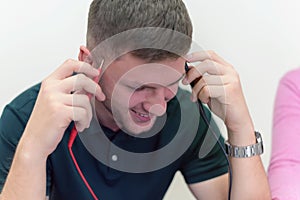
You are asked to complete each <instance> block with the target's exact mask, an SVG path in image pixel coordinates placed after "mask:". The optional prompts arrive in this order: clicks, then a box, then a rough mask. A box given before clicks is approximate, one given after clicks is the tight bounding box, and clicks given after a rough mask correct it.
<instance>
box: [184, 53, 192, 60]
mask: <svg viewBox="0 0 300 200" xmlns="http://www.w3.org/2000/svg"><path fill="white" fill-rule="evenodd" d="M192 57H193V54H192V53H191V54H188V55H186V56H185V58H186V59H187V60H189V59H191V58H192Z"/></svg>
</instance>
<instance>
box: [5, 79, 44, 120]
mask: <svg viewBox="0 0 300 200" xmlns="http://www.w3.org/2000/svg"><path fill="white" fill-rule="evenodd" d="M39 90H40V83H39V84H36V85H34V86H32V87H30V88H29V89H27V90H25V91H24V92H22V93H21V94H19V95H18V96H17V97H16V98H14V99H13V100H12V101H11V102H10V103H9V104H8V105H6V107H5V108H4V112H3V114H5V111H7V110H9V111H11V112H15V114H17V115H18V116H20V117H21V118H29V116H30V114H31V111H32V109H33V107H34V104H35V102H36V99H37V96H38V93H39Z"/></svg>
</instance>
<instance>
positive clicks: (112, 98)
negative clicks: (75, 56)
mask: <svg viewBox="0 0 300 200" xmlns="http://www.w3.org/2000/svg"><path fill="white" fill-rule="evenodd" d="M184 62H185V61H184V59H183V58H178V59H167V60H163V61H158V62H155V63H147V62H145V61H144V60H142V59H139V58H137V57H134V56H133V55H131V54H126V55H123V56H122V57H120V58H119V59H117V60H116V61H114V62H113V63H112V64H111V65H110V66H109V67H108V68H107V69H106V70H105V72H104V73H103V76H102V78H101V81H100V86H101V88H102V90H103V92H104V94H105V95H106V100H105V101H104V102H103V104H102V106H100V110H99V109H98V108H97V115H98V118H99V119H100V121H101V123H103V122H105V126H108V127H109V128H111V127H116V126H118V127H119V128H120V129H122V130H123V131H125V132H127V133H130V134H140V133H142V132H145V131H148V130H150V129H151V127H152V126H153V124H154V122H155V121H156V119H157V117H158V116H161V115H163V114H164V113H165V112H166V108H167V102H168V101H170V100H171V99H172V98H173V97H174V96H175V95H176V93H177V90H178V85H179V82H180V80H181V78H182V77H183V76H184ZM103 109H104V110H105V112H102V111H103ZM101 113H102V114H104V113H106V114H105V119H104V116H100V117H99V115H101ZM101 119H102V120H101Z"/></svg>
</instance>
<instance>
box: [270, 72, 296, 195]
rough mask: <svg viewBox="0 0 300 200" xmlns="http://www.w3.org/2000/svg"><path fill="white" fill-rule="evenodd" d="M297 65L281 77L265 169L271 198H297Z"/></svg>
mask: <svg viewBox="0 0 300 200" xmlns="http://www.w3.org/2000/svg"><path fill="white" fill-rule="evenodd" d="M299 142H300V68H298V69H295V70H292V71H289V72H288V73H287V74H285V75H284V76H283V78H282V79H281V81H280V83H279V86H278V91H277V96H276V100H275V109H274V117H273V139H272V155H271V162H270V166H269V169H268V172H269V182H270V187H271V191H272V197H273V198H272V199H273V200H279V199H280V200H281V199H289V200H300V146H299Z"/></svg>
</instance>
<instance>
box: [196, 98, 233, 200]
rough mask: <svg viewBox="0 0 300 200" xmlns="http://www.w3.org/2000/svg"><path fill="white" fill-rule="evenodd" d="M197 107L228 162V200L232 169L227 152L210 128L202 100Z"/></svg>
mask: <svg viewBox="0 0 300 200" xmlns="http://www.w3.org/2000/svg"><path fill="white" fill-rule="evenodd" d="M198 108H199V112H200V115H201V116H202V118H203V119H204V122H205V124H206V125H207V126H208V129H209V130H210V131H211V132H212V134H213V136H214V137H215V139H216V140H217V142H218V144H219V146H220V148H221V149H222V152H223V154H224V156H225V158H226V161H227V164H228V171H229V189H228V190H229V191H228V200H230V197H231V188H232V169H231V166H230V162H229V159H228V156H227V153H226V151H225V149H224V146H223V145H222V144H221V142H220V140H219V138H218V136H217V134H216V133H215V131H214V130H213V129H212V128H211V126H210V124H209V121H208V117H207V116H206V114H205V112H204V108H203V105H202V102H201V101H199V102H198Z"/></svg>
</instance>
